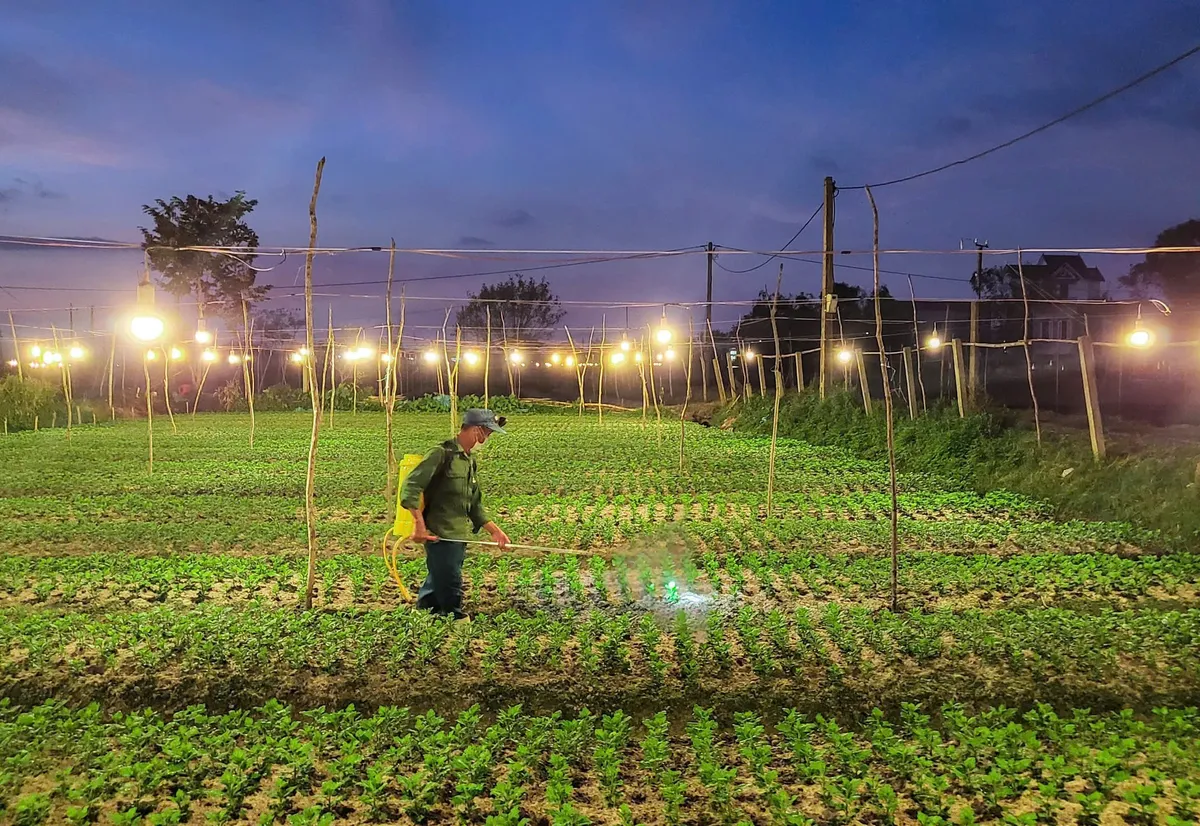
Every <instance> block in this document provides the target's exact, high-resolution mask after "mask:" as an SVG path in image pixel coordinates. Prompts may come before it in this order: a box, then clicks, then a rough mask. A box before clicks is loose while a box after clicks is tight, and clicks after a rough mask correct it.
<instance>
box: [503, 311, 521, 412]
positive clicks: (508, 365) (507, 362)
mask: <svg viewBox="0 0 1200 826" xmlns="http://www.w3.org/2000/svg"><path fill="white" fill-rule="evenodd" d="M500 336H501V338H502V339H503V344H502V345H501V350H502V351H503V352H504V369H506V370H507V371H508V393H509V395H510V396H512V397H513V398H516V396H517V382H516V379H515V378H513V364H512V359H511V358H509V356H510V355H511V354H510V353H509V351H508V325H507V324H505V322H504V310H503V309H502V310H500Z"/></svg>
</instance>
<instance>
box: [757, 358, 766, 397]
mask: <svg viewBox="0 0 1200 826" xmlns="http://www.w3.org/2000/svg"><path fill="white" fill-rule="evenodd" d="M756 361H757V362H758V396H759V398H762V399H765V398H766V397H767V366H766V365H765V364H763V355H762V353H759V354H758V358H757V359H756Z"/></svg>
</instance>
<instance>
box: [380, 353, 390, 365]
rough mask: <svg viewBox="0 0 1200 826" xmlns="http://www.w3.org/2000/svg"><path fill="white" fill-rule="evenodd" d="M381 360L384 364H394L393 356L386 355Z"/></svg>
mask: <svg viewBox="0 0 1200 826" xmlns="http://www.w3.org/2000/svg"><path fill="white" fill-rule="evenodd" d="M379 360H380V361H382V362H383V363H384V364H391V363H392V354H391V353H384V354H383V355H382V356H380V357H379Z"/></svg>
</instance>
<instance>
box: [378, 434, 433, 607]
mask: <svg viewBox="0 0 1200 826" xmlns="http://www.w3.org/2000/svg"><path fill="white" fill-rule="evenodd" d="M422 458H423V457H422V456H420V455H419V454H416V453H408V454H405V456H404V459H403V460H402V461H401V462H400V466H399V467H398V468H397V469H396V471H397V473H396V477H397V478H396V520H395V521H394V522H393V523H392V527H390V528H388V530H387V533H385V534H384V535H383V561H384V564H385V565H387V569H388V573H389V574H391V576H392V581H393V582H395V583H396V587H397V588H399V589H400V595H401V596H402V597H404V601H405V602H412V598H413V597H412V593H410V592H409V590H408V588H407V587H405V585H404V578H403V577H401V576H400V568H399V565H398V564H397V562H396V559H397V557H399V555H400V549H401V548H402V547H404V546H406V545H408V544H409V539H411V538H412V533H413V528H414V527H415V526H416V523H415V522H414V521H413V517H412V514H411V513H409V512H408V508H406V507H404V506H403V505H401V504H400V490H401V489H402V488H403V487H404V480H405V479H407V478H408V474H410V473H412V472H413V469H414V468H415V467H416V466H417V465H419V464H421V459H422ZM424 504H425V497H424V496H423V495H422V497H421V507H424ZM389 538H390V540H391V542H390V543H389V541H388V540H389Z"/></svg>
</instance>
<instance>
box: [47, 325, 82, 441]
mask: <svg viewBox="0 0 1200 826" xmlns="http://www.w3.org/2000/svg"><path fill="white" fill-rule="evenodd" d="M50 335H52V336H53V337H54V349H55V351H57V352H58V353H59V355H61V354H62V345H61V344H60V343H59V340H58V328H57V327H55V326H54V325H53V324H51V325H50ZM60 370H61V378H62V386H63V401H64V402H65V403H66V405H67V439H70V438H71V416H72V414H71V362H70V359H63V360H62V361H61V362H60ZM80 424H82V422H80Z"/></svg>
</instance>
